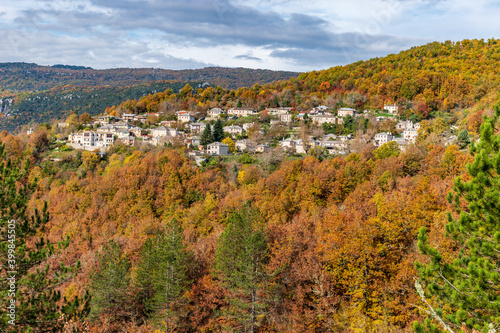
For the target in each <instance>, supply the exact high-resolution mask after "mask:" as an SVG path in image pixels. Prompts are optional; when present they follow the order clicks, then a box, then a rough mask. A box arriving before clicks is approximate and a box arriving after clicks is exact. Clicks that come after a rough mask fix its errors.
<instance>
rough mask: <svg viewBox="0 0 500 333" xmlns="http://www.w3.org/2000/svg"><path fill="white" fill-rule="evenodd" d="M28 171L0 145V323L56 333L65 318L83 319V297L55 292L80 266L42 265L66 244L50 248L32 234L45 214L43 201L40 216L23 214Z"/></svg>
mask: <svg viewBox="0 0 500 333" xmlns="http://www.w3.org/2000/svg"><path fill="white" fill-rule="evenodd" d="M29 168H30V164H29V160H26V161H25V163H24V167H21V166H20V163H18V162H13V161H11V160H10V159H6V157H5V150H4V146H3V145H2V144H0V229H1V232H2V235H5V237H4V238H3V239H2V243H1V246H0V257H1V259H0V260H1V262H2V266H1V267H0V276H1V279H0V281H1V282H0V288H1V289H0V302H1V310H0V322H1V325H2V327H3V328H4V329H5V330H6V331H12V332H18V331H23V332H24V331H28V330H36V331H43V332H59V331H61V330H62V328H63V326H64V324H65V322H66V321H67V320H70V319H74V318H77V317H84V316H86V314H87V312H88V295H87V296H86V297H85V299H84V303H83V304H80V300H79V299H78V298H75V299H74V300H73V301H72V302H69V301H67V300H66V299H63V300H61V293H60V292H59V291H58V290H56V287H57V286H58V285H59V284H60V283H61V282H62V281H64V280H65V279H67V278H68V276H69V275H70V274H72V273H73V272H75V271H76V270H78V269H79V268H80V264H79V262H77V264H76V265H75V266H74V267H66V266H64V265H62V264H61V265H60V267H59V268H55V269H54V273H51V272H50V270H49V266H48V265H47V264H45V263H46V261H47V259H48V258H49V257H51V256H52V255H54V254H56V253H57V252H59V251H61V250H62V249H64V248H66V247H67V246H68V245H69V239H66V240H65V241H62V242H60V243H58V244H57V245H53V244H51V243H47V242H46V241H45V240H44V239H43V238H41V237H39V236H38V235H39V234H41V233H43V231H44V226H45V224H46V223H47V222H48V221H49V213H48V209H47V203H45V204H44V208H43V211H42V213H41V214H40V213H39V212H38V210H35V214H34V215H33V216H31V217H28V216H27V213H26V206H27V202H28V200H29V197H30V195H31V192H32V190H33V189H34V186H35V185H36V184H35V183H30V182H29V181H28V173H29ZM35 182H36V181H35ZM29 243H34V245H33V246H28V245H27V244H29ZM44 264H45V265H44ZM58 303H62V306H60V305H58ZM14 325H15V326H14Z"/></svg>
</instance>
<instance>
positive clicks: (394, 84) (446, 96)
mask: <svg viewBox="0 0 500 333" xmlns="http://www.w3.org/2000/svg"><path fill="white" fill-rule="evenodd" d="M499 57H500V44H499V41H498V40H494V39H492V40H489V41H488V42H485V41H483V40H464V41H462V42H446V43H437V42H436V43H431V44H428V45H424V46H419V47H414V48H412V49H410V50H407V51H403V52H401V53H399V54H393V55H389V56H386V57H383V58H375V59H371V60H367V61H359V62H356V63H353V64H351V65H347V66H338V67H333V68H330V69H327V70H323V71H313V72H309V73H303V74H300V75H299V77H298V78H293V79H290V80H288V81H279V82H274V83H269V84H265V85H261V84H256V85H254V86H252V87H248V88H246V87H243V88H239V89H236V90H228V89H216V88H214V87H208V88H206V89H204V90H197V91H194V92H193V94H184V95H183V96H180V95H175V96H174V95H169V96H168V98H165V97H162V96H161V95H158V96H156V98H155V100H157V101H158V102H157V104H158V103H160V102H167V103H172V105H174V106H175V107H178V108H181V107H190V108H191V109H196V110H206V109H208V108H210V107H214V106H223V107H224V106H226V107H234V106H237V105H241V106H244V107H253V108H255V109H257V110H264V109H265V108H268V107H279V106H281V107H294V108H296V110H298V111H299V110H308V109H310V108H312V107H314V106H318V105H322V104H323V105H326V106H328V107H331V108H333V109H336V108H340V107H344V106H347V107H352V108H356V109H358V110H360V111H361V110H363V109H382V108H383V106H384V104H390V103H396V104H397V105H398V106H399V110H400V114H401V115H402V116H404V117H410V116H412V115H414V116H413V117H414V118H415V119H424V118H428V117H433V116H434V115H435V114H437V113H439V114H441V115H447V116H450V117H454V115H455V114H456V112H457V111H460V110H464V109H467V108H471V109H472V110H473V111H475V110H477V109H478V108H483V109H484V108H488V107H489V108H491V106H492V105H493V104H494V102H496V101H498V100H499V98H500V96H499V95H498V89H499V87H500V75H499V74H498V72H497V71H496V67H497V65H498V59H499ZM145 100H146V101H148V105H149V108H148V109H154V103H153V104H151V103H149V101H150V100H151V98H150V97H145ZM183 103H184V104H183ZM136 104H137V101H128V102H127V103H124V104H123V105H122V106H125V105H126V106H127V107H125V109H128V110H129V111H131V110H133V109H134V108H135V105H136Z"/></svg>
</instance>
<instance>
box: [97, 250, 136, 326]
mask: <svg viewBox="0 0 500 333" xmlns="http://www.w3.org/2000/svg"><path fill="white" fill-rule="evenodd" d="M96 260H97V268H96V269H95V270H94V271H93V272H91V274H90V281H89V286H90V289H91V293H92V301H91V307H92V310H91V312H90V315H91V316H92V317H93V318H97V317H98V316H100V315H102V314H106V315H109V316H111V318H112V319H113V320H121V321H123V320H124V318H126V317H127V316H128V311H127V310H128V308H127V303H128V298H129V296H128V291H129V286H130V283H129V282H130V280H129V268H130V263H129V261H128V259H127V258H126V257H125V256H124V255H122V253H121V250H120V246H119V245H118V244H116V243H115V242H114V241H113V240H110V241H109V244H108V245H106V246H104V247H103V248H102V250H101V251H100V252H98V253H96Z"/></svg>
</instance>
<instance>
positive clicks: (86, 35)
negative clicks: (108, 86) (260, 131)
mask: <svg viewBox="0 0 500 333" xmlns="http://www.w3.org/2000/svg"><path fill="white" fill-rule="evenodd" d="M5 2H7V3H5ZM499 16H500V6H499V3H498V1H487V0H476V1H469V0H468V1H466V0H455V1H451V0H435V1H424V0H350V1H345V0H343V1H337V0H318V1H304V0H300V1H298V0H276V1H272V0H255V1H242V0H185V1H179V0H177V1H174V0H51V1H45V0H16V1H11V0H7V1H2V4H0V40H1V41H2V43H1V45H2V51H1V52H0V62H17V61H24V62H34V63H38V64H42V65H53V64H69V65H83V66H90V67H93V68H97V69H101V68H116V67H136V68H137V67H155V68H168V69H186V68H202V67H207V66H226V67H249V68H268V69H276V70H292V71H310V70H319V69H324V68H328V67H331V66H335V65H344V64H348V63H351V62H354V61H357V60H365V59H369V58H372V57H380V56H385V55H387V54H389V53H397V52H399V51H401V50H404V49H407V48H410V47H412V46H416V45H422V44H426V43H428V42H432V41H445V40H452V41H458V40H462V39H466V38H484V39H488V38H500V20H498V17H499Z"/></svg>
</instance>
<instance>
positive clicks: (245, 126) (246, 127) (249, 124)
mask: <svg viewBox="0 0 500 333" xmlns="http://www.w3.org/2000/svg"><path fill="white" fill-rule="evenodd" d="M254 125H255V123H245V124H243V130H244V131H248V129H249V128H251V127H253V126H254Z"/></svg>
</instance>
